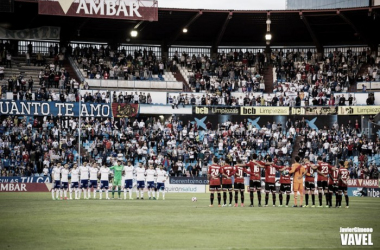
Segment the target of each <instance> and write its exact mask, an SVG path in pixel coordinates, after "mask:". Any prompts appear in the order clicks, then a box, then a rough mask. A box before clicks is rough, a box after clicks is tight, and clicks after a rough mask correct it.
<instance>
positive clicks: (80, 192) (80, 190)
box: [78, 189, 82, 199]
mask: <svg viewBox="0 0 380 250" xmlns="http://www.w3.org/2000/svg"><path fill="white" fill-rule="evenodd" d="M78 193H79V197H78V199H80V197H81V195H82V189H79V191H78Z"/></svg>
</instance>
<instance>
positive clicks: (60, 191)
mask: <svg viewBox="0 0 380 250" xmlns="http://www.w3.org/2000/svg"><path fill="white" fill-rule="evenodd" d="M62 193H63V190H62V189H60V190H59V197H61V199H62Z"/></svg>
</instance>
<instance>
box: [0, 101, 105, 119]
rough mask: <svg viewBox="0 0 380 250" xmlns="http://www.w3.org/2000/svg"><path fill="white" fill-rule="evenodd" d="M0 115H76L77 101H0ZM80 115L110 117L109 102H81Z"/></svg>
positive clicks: (77, 110) (77, 114) (77, 111)
mask: <svg viewBox="0 0 380 250" xmlns="http://www.w3.org/2000/svg"><path fill="white" fill-rule="evenodd" d="M0 115H33V116H48V115H53V116H62V117H63V116H65V117H72V116H74V117H78V116H79V103H67V102H66V103H64V102H29V101H28V102H26V101H25V102H24V101H0ZM80 115H81V116H84V117H112V109H111V106H110V104H106V103H104V104H103V103H98V104H96V103H82V104H81V108H80Z"/></svg>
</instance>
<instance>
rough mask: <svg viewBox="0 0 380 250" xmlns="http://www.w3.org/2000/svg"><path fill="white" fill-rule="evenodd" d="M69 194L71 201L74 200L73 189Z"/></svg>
mask: <svg viewBox="0 0 380 250" xmlns="http://www.w3.org/2000/svg"><path fill="white" fill-rule="evenodd" d="M69 194H70V199H72V198H73V190H72V189H71V188H70V191H69ZM75 198H76V197H75Z"/></svg>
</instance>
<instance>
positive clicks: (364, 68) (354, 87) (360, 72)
mask: <svg viewBox="0 0 380 250" xmlns="http://www.w3.org/2000/svg"><path fill="white" fill-rule="evenodd" d="M369 66H370V65H369V64H368V63H363V64H362V66H361V67H360V69H359V70H358V73H357V74H356V77H355V79H354V83H353V84H351V85H350V88H349V89H348V92H358V89H357V85H358V82H357V78H358V76H359V75H363V74H364V73H365V72H367V71H368V67H369Z"/></svg>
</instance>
